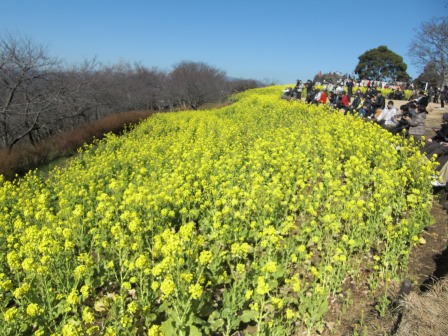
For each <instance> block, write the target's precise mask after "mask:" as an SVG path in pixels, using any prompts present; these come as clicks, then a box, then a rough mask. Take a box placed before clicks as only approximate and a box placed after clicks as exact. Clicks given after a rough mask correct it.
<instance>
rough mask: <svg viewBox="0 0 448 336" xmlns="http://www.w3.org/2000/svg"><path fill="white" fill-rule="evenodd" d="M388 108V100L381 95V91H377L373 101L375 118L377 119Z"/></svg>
mask: <svg viewBox="0 0 448 336" xmlns="http://www.w3.org/2000/svg"><path fill="white" fill-rule="evenodd" d="M385 106H386V99H384V97H383V95H382V94H381V91H379V90H378V91H376V96H375V98H374V99H373V101H372V109H373V111H374V114H375V118H377V117H378V116H379V115H380V114H381V112H382V111H383V110H384V108H385Z"/></svg>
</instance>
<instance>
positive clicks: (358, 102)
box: [344, 91, 362, 114]
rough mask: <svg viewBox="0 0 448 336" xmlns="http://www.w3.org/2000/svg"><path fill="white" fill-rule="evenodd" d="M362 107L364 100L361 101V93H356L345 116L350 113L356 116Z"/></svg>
mask: <svg viewBox="0 0 448 336" xmlns="http://www.w3.org/2000/svg"><path fill="white" fill-rule="evenodd" d="M361 107H362V99H361V91H359V93H358V92H356V94H355V98H353V101H352V103H351V104H350V106H348V108H347V109H346V110H345V113H344V114H347V113H348V112H350V114H355V112H356V111H358V110H359V109H360V108H361Z"/></svg>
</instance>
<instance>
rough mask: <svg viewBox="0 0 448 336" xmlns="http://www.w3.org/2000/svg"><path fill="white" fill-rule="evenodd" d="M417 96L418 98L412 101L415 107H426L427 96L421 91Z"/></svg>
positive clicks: (427, 102)
mask: <svg viewBox="0 0 448 336" xmlns="http://www.w3.org/2000/svg"><path fill="white" fill-rule="evenodd" d="M418 94H419V97H418V98H417V99H416V100H415V101H414V103H416V104H417V105H423V106H424V107H427V106H428V104H429V98H428V96H427V95H426V94H425V93H424V92H423V91H420V92H419V93H418Z"/></svg>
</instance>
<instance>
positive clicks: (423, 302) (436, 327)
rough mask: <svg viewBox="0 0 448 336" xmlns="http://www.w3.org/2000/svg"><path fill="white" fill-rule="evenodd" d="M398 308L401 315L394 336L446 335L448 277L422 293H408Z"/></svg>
mask: <svg viewBox="0 0 448 336" xmlns="http://www.w3.org/2000/svg"><path fill="white" fill-rule="evenodd" d="M400 308H401V309H402V312H403V315H402V318H401V323H400V327H399V329H398V332H397V333H396V334H395V335H396V336H426V335H428V336H446V335H448V279H447V278H445V279H441V280H439V281H438V282H437V283H436V284H435V285H434V286H432V287H431V289H430V290H429V291H427V292H425V293H423V294H418V293H413V292H412V293H410V294H409V295H408V296H407V297H406V298H405V299H404V300H403V301H402V302H401V304H400Z"/></svg>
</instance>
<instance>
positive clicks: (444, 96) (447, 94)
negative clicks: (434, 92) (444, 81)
mask: <svg viewBox="0 0 448 336" xmlns="http://www.w3.org/2000/svg"><path fill="white" fill-rule="evenodd" d="M447 100H448V85H445V86H444V87H443V90H442V92H440V108H441V109H443V108H445V102H446V101H447Z"/></svg>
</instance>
